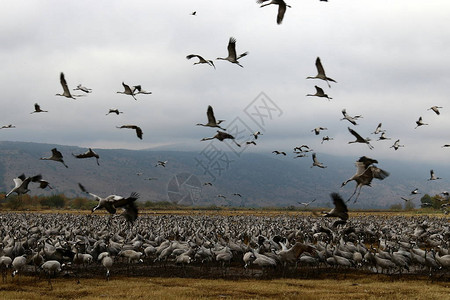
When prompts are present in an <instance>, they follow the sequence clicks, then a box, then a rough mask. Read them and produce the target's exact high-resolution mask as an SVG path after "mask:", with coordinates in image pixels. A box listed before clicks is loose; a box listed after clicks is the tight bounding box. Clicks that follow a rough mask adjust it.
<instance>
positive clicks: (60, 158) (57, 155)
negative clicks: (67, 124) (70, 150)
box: [40, 148, 68, 168]
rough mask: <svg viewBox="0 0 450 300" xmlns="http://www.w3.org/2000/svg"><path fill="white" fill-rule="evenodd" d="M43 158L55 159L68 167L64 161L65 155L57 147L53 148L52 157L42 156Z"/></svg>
mask: <svg viewBox="0 0 450 300" xmlns="http://www.w3.org/2000/svg"><path fill="white" fill-rule="evenodd" d="M40 159H41V160H54V161H58V162H60V163H62V164H63V165H64V167H66V168H68V166H67V165H66V163H65V162H64V159H63V155H62V153H61V152H59V151H58V150H57V149H56V148H53V149H52V156H50V157H41V158H40Z"/></svg>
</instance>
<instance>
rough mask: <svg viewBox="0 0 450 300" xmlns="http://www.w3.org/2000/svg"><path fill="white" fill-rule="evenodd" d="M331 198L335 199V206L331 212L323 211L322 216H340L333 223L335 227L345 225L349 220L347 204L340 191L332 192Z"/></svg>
mask: <svg viewBox="0 0 450 300" xmlns="http://www.w3.org/2000/svg"><path fill="white" fill-rule="evenodd" d="M330 196H331V198H332V199H333V204H334V208H333V209H332V210H330V211H329V212H322V213H323V215H322V217H326V218H339V219H340V220H337V221H335V222H334V223H333V225H332V226H333V227H337V226H338V225H344V224H345V223H347V220H348V209H347V205H345V202H344V200H343V199H342V197H341V195H339V194H338V193H331V194H330Z"/></svg>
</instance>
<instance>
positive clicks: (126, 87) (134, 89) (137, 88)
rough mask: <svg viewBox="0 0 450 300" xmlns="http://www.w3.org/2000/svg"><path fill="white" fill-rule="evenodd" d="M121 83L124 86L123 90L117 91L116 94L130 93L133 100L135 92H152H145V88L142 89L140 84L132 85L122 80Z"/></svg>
mask: <svg viewBox="0 0 450 300" xmlns="http://www.w3.org/2000/svg"><path fill="white" fill-rule="evenodd" d="M122 85H123V88H124V91H123V92H121V91H119V92H117V93H118V94H124V95H130V96H131V97H133V99H134V100H137V99H136V97H135V95H137V94H151V93H152V92H147V91H145V90H143V89H142V87H141V86H140V85H134V86H131V87H130V86H129V85H128V84H125V83H124V82H123V81H122Z"/></svg>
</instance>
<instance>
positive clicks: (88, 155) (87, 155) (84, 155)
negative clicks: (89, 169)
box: [72, 148, 100, 166]
mask: <svg viewBox="0 0 450 300" xmlns="http://www.w3.org/2000/svg"><path fill="white" fill-rule="evenodd" d="M72 155H73V156H74V157H76V158H91V157H95V160H96V161H97V165H99V166H100V164H99V162H98V159H99V158H100V156H99V155H98V154H97V153H96V152H95V151H94V150H92V149H91V148H89V150H87V151H86V152H84V153H81V154H77V155H75V154H73V153H72Z"/></svg>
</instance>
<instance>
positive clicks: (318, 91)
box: [314, 85, 324, 94]
mask: <svg viewBox="0 0 450 300" xmlns="http://www.w3.org/2000/svg"><path fill="white" fill-rule="evenodd" d="M314 87H315V88H316V92H317V94H324V92H323V89H322V88H321V87H319V86H317V85H315V86H314Z"/></svg>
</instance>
